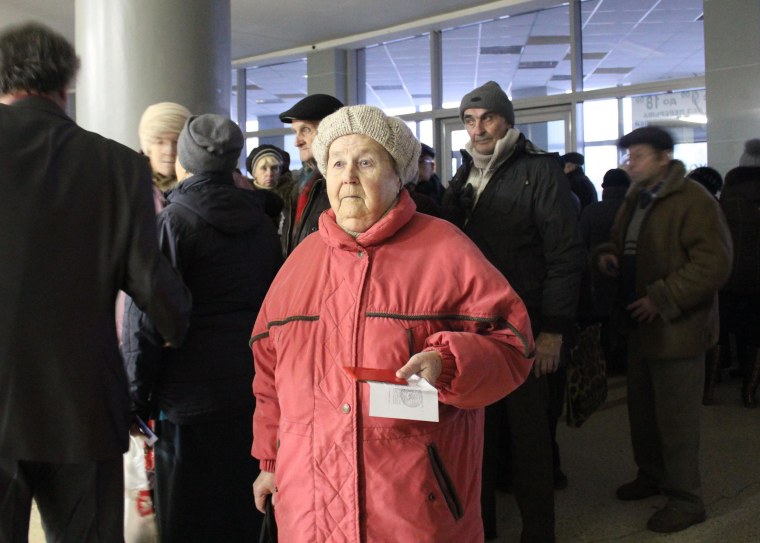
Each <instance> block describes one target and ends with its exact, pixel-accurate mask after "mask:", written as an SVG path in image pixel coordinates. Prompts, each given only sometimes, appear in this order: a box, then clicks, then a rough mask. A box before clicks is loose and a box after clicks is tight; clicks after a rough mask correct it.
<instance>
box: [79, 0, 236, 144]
mask: <svg viewBox="0 0 760 543" xmlns="http://www.w3.org/2000/svg"><path fill="white" fill-rule="evenodd" d="M230 35H231V30H230V0H214V1H213V2H211V1H208V0H161V1H155V0H76V48H77V53H78V54H79V55H80V57H81V59H82V68H81V70H80V73H79V77H78V80H77V89H76V112H77V122H78V123H79V124H80V125H82V126H83V127H85V128H87V129H89V130H93V131H95V132H98V133H100V134H103V135H105V136H107V137H109V138H112V139H114V140H116V141H119V142H121V143H124V144H125V145H127V146H129V147H131V148H133V149H137V148H138V147H139V144H138V138H137V125H138V123H139V120H140V116H141V115H142V112H143V111H144V110H145V108H146V107H148V106H149V105H151V104H154V103H156V102H165V101H170V102H177V103H180V104H182V105H184V106H185V107H187V108H188V109H189V110H190V111H191V112H192V113H193V114H200V113H218V114H220V115H229V114H230V96H231V91H230V80H231V74H232V68H231V58H230V57H231V53H230V39H231V38H230Z"/></svg>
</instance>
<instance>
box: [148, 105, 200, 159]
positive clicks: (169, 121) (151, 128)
mask: <svg viewBox="0 0 760 543" xmlns="http://www.w3.org/2000/svg"><path fill="white" fill-rule="evenodd" d="M189 116H190V111H189V110H188V109H187V108H186V107H185V106H182V105H180V104H175V103H174V102H160V103H158V104H153V105H152V106H148V107H147V108H146V109H145V111H144V112H143V114H142V117H140V125H139V126H138V128H137V135H138V137H139V138H140V149H142V151H143V153H147V152H148V147H150V145H151V144H152V143H153V142H154V141H155V140H157V139H158V138H159V137H160V136H161V134H165V133H167V132H169V133H172V134H179V133H180V132H181V131H182V127H183V126H185V121H187V118H188V117H189Z"/></svg>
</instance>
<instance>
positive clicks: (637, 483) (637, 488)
mask: <svg viewBox="0 0 760 543" xmlns="http://www.w3.org/2000/svg"><path fill="white" fill-rule="evenodd" d="M659 493H660V490H659V489H658V488H657V487H656V486H655V485H653V484H651V483H645V482H644V481H642V480H641V479H638V478H637V479H634V480H633V481H631V482H630V483H626V484H624V485H623V486H621V487H620V488H618V489H617V491H616V492H615V495H616V496H617V498H618V500H622V501H624V502H631V501H634V500H643V499H644V498H649V497H650V496H657V495H658V494H659Z"/></svg>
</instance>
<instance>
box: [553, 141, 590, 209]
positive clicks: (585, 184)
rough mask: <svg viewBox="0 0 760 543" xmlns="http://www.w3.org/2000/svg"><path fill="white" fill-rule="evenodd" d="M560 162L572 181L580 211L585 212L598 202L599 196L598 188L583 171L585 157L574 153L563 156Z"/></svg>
mask: <svg viewBox="0 0 760 543" xmlns="http://www.w3.org/2000/svg"><path fill="white" fill-rule="evenodd" d="M560 161H561V162H562V165H563V167H564V169H565V175H566V176H567V179H568V180H569V181H570V190H571V191H573V194H575V195H576V196H577V197H578V203H579V204H580V210H581V211H583V210H584V209H585V208H586V206H587V205H589V204H593V203H594V202H598V201H599V195H598V194H597V193H596V187H595V186H594V184H593V183H592V182H591V179H589V178H588V177H587V176H586V173H585V172H584V171H583V164H584V163H585V162H586V160H585V159H584V157H583V155H582V154H580V153H576V152H575V151H573V152H571V153H567V154H565V155H562V156H561V157H560Z"/></svg>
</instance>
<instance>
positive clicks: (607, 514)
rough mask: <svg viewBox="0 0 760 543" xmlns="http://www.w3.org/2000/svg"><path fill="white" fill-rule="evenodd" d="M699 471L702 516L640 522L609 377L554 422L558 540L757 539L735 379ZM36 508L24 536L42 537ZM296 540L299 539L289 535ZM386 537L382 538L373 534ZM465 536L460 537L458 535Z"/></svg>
mask: <svg viewBox="0 0 760 543" xmlns="http://www.w3.org/2000/svg"><path fill="white" fill-rule="evenodd" d="M702 420H703V424H702V428H703V432H702V478H703V491H704V498H705V503H706V505H707V515H708V518H707V521H706V522H704V523H703V524H700V525H698V526H693V527H691V528H689V529H688V530H685V531H683V532H681V533H678V534H673V535H658V534H653V533H651V532H648V531H647V530H646V528H645V526H646V521H647V519H648V518H649V516H650V515H651V514H652V513H653V512H654V511H655V510H656V509H657V507H658V506H659V505H660V504H661V503H662V498H659V497H654V498H649V499H646V500H642V501H640V502H629V503H623V502H620V501H618V500H616V499H615V488H617V486H618V485H620V484H622V483H624V482H627V481H628V480H630V479H632V478H633V476H634V475H635V468H634V464H633V459H632V456H631V449H630V442H629V439H628V420H627V415H626V407H625V380H624V378H621V377H617V378H613V379H611V380H610V392H609V398H608V401H607V404H606V405H605V406H604V407H603V408H602V410H600V411H599V412H598V413H596V414H594V415H593V416H592V417H591V419H589V421H588V422H587V423H586V424H585V425H584V426H583V427H581V428H577V429H576V428H568V427H567V426H564V425H562V426H561V427H560V429H559V441H560V447H561V449H562V458H563V462H562V463H563V468H564V470H565V473H567V476H568V478H569V480H570V486H569V487H568V488H567V489H566V490H563V491H559V492H557V495H556V516H557V540H558V542H559V543H603V542H615V543H647V542H660V541H662V542H667V543H744V542H747V543H749V542H757V541H760V515H759V514H758V512H760V410H750V409H745V408H744V407H743V406H742V405H741V403H740V401H739V383H738V381H735V380H732V381H726V382H724V383H721V384H719V385H718V387H717V390H716V402H715V405H713V406H710V407H704V408H703V419H702ZM498 500H499V507H500V512H499V517H500V518H499V529H500V534H501V537H500V539H499V541H500V542H508V543H513V542H517V541H519V534H520V516H519V514H518V511H517V508H516V506H515V502H514V499H513V498H512V496H510V495H507V494H499V495H498ZM44 541H45V540H44V536H43V534H42V529H41V527H40V525H39V517H38V516H37V515H36V511H35V513H34V518H33V521H32V527H31V530H30V538H29V542H30V543H44ZM288 543H297V542H288ZM371 543H386V542H371ZM463 543H466V542H463Z"/></svg>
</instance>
